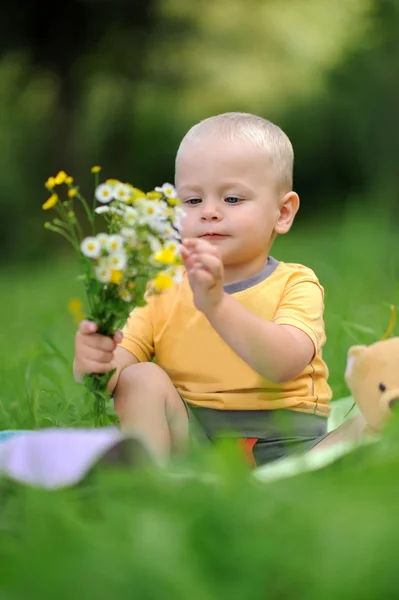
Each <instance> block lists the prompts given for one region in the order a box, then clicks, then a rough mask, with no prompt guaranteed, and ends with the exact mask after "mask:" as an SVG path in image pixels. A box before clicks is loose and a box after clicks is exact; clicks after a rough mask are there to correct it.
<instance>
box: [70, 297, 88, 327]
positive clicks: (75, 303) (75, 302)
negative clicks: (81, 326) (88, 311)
mask: <svg viewBox="0 0 399 600" xmlns="http://www.w3.org/2000/svg"><path fill="white" fill-rule="evenodd" d="M68 311H69V312H70V313H71V315H72V316H73V320H74V321H75V323H76V324H78V323H80V322H81V321H83V319H84V317H85V316H84V313H83V305H82V303H81V301H80V300H79V298H71V299H70V300H69V302H68Z"/></svg>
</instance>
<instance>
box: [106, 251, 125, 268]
mask: <svg viewBox="0 0 399 600" xmlns="http://www.w3.org/2000/svg"><path fill="white" fill-rule="evenodd" d="M108 264H109V266H110V267H111V269H112V270H113V271H123V270H124V268H125V267H126V264H127V256H126V254H125V253H124V252H122V251H120V252H115V253H113V254H111V255H110V256H109V257H108Z"/></svg>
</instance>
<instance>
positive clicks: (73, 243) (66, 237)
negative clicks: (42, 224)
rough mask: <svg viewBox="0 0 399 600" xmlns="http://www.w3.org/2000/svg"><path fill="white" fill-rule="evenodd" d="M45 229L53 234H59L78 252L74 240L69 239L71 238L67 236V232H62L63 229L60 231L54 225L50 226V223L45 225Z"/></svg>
mask: <svg viewBox="0 0 399 600" xmlns="http://www.w3.org/2000/svg"><path fill="white" fill-rule="evenodd" d="M46 229H50V231H54V232H55V233H59V234H60V235H62V236H63V237H64V238H65V239H66V240H68V242H69V243H70V244H72V246H73V247H74V248H75V249H76V250H77V251H78V252H79V246H76V243H75V240H74V239H73V238H71V236H70V235H68V234H67V232H66V231H64V229H61V228H60V227H56V226H55V225H52V224H51V223H48V224H47V225H46Z"/></svg>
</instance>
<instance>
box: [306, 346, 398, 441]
mask: <svg viewBox="0 0 399 600" xmlns="http://www.w3.org/2000/svg"><path fill="white" fill-rule="evenodd" d="M345 381H346V383H347V386H348V388H349V390H350V392H351V394H352V397H353V399H354V401H355V403H356V406H357V409H358V414H356V415H355V416H353V417H352V418H349V419H347V420H346V421H345V422H344V423H342V424H341V425H339V426H338V427H337V428H336V429H334V430H333V431H331V432H330V433H328V434H327V435H326V436H325V437H324V438H323V439H322V440H321V441H320V442H319V443H318V444H316V445H315V446H314V448H313V449H312V452H315V451H319V450H322V449H324V448H326V447H329V446H332V445H335V444H338V443H341V442H353V441H362V439H364V438H365V437H368V436H378V434H380V433H381V431H382V430H383V428H384V426H385V425H386V423H387V421H388V420H389V418H390V416H391V414H392V411H393V409H394V407H395V405H399V337H391V338H389V339H382V340H380V341H378V342H375V343H373V344H371V345H369V346H367V345H357V346H352V347H351V348H350V349H349V351H348V355H347V366H346V371H345Z"/></svg>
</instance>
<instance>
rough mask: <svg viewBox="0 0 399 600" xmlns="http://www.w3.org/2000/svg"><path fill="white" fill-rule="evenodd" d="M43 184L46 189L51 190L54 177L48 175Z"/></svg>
mask: <svg viewBox="0 0 399 600" xmlns="http://www.w3.org/2000/svg"><path fill="white" fill-rule="evenodd" d="M44 185H45V187H46V188H47V189H48V190H52V189H53V187H55V185H56V182H55V177H49V178H48V179H47V181H46V183H45V184H44Z"/></svg>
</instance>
